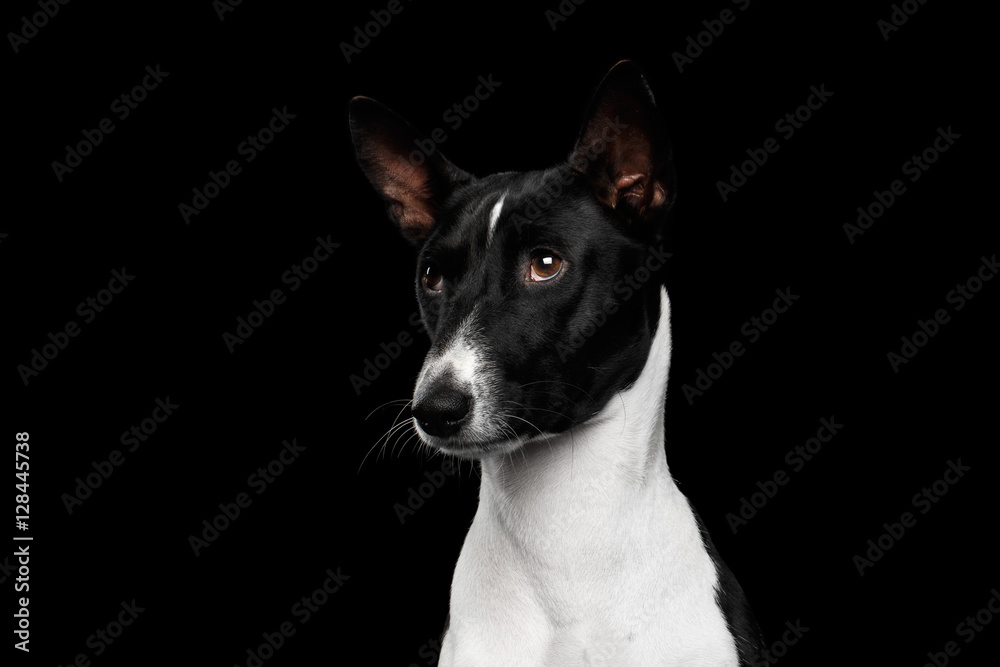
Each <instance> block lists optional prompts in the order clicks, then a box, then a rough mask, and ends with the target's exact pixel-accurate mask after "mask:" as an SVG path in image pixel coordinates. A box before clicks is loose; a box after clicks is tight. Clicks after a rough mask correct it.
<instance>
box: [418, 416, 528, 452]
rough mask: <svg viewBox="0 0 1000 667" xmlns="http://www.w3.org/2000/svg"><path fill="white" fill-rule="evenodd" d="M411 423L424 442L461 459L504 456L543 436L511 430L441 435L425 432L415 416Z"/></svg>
mask: <svg viewBox="0 0 1000 667" xmlns="http://www.w3.org/2000/svg"><path fill="white" fill-rule="evenodd" d="M413 424H414V427H415V428H416V430H417V434H418V435H419V436H420V439H421V440H422V441H423V442H424V444H426V445H427V446H429V447H432V448H434V449H436V450H438V451H440V452H442V453H444V454H449V455H451V456H456V457H458V458H463V459H482V458H487V457H491V456H504V455H506V454H510V453H511V452H514V451H517V450H518V449H520V448H521V447H524V446H525V445H526V444H528V443H529V442H531V441H533V440H538V439H539V438H541V437H544V435H540V434H539V433H535V434H534V435H531V434H523V435H522V434H518V433H515V432H513V431H509V432H504V431H498V432H496V433H484V434H481V435H470V434H464V433H462V432H458V433H455V434H454V435H450V436H448V437H442V436H438V435H432V434H430V433H427V431H425V430H424V429H423V428H421V426H420V422H419V420H417V419H416V418H414V420H413Z"/></svg>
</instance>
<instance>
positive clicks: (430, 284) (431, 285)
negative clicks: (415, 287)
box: [420, 266, 444, 292]
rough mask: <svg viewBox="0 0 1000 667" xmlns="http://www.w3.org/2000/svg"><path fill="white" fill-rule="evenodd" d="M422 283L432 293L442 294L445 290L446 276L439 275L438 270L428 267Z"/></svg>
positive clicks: (421, 279)
mask: <svg viewBox="0 0 1000 667" xmlns="http://www.w3.org/2000/svg"><path fill="white" fill-rule="evenodd" d="M420 282H422V283H423V284H424V287H426V288H427V289H429V290H430V291H432V292H440V291H441V290H442V289H443V288H444V276H442V275H441V274H440V273H438V270H437V269H436V268H434V267H433V266H428V267H427V271H425V272H424V275H423V276H421V278H420Z"/></svg>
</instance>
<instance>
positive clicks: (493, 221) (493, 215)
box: [486, 193, 507, 246]
mask: <svg viewBox="0 0 1000 667" xmlns="http://www.w3.org/2000/svg"><path fill="white" fill-rule="evenodd" d="M506 198H507V194H506V193H504V194H503V195H502V196H501V197H500V199H498V200H497V203H496V204H493V209H492V210H491V211H490V231H489V235H488V236H487V237H486V245H487V246H489V244H490V242H491V241H492V240H493V230H495V229H496V227H497V220H499V219H500V211H501V210H503V200H504V199H506Z"/></svg>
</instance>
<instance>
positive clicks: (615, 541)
mask: <svg viewBox="0 0 1000 667" xmlns="http://www.w3.org/2000/svg"><path fill="white" fill-rule="evenodd" d="M669 366H670V302H669V299H668V298H667V294H666V291H665V290H663V291H662V293H661V316H660V322H659V326H658V329H657V332H656V335H655V337H654V339H653V345H652V349H651V350H650V355H649V359H648V360H647V361H646V365H645V367H644V369H643V371H642V373H641V375H640V377H639V378H638V380H637V382H636V383H635V384H634V385H633V386H632V387H630V388H629V389H628V390H626V391H623V392H620V394H619V395H618V396H616V397H614V398H613V399H612V400H611V401H610V403H609V404H608V405H607V406H606V407H605V408H604V409H603V410H602V412H601V413H600V414H599V415H597V416H596V417H594V418H592V419H591V420H589V421H588V422H586V423H584V424H582V425H580V426H578V427H576V428H574V429H572V430H570V431H568V432H566V433H562V434H559V435H552V436H548V437H545V438H541V437H537V438H534V439H533V440H532V441H531V442H530V443H528V444H527V445H525V446H524V447H523V448H522V449H520V450H518V451H514V452H512V453H509V454H499V455H493V456H488V457H485V458H483V459H482V486H481V490H480V499H479V509H478V511H477V513H476V517H475V520H474V521H473V523H472V527H471V528H470V530H469V533H468V536H467V537H466V539H465V544H464V546H463V548H462V553H461V556H460V557H459V560H458V564H457V565H456V567H455V574H454V579H453V582H452V591H451V622H450V626H449V629H448V631H447V633H446V636H445V639H444V644H443V647H442V653H441V659H440V662H439V666H440V667H570V666H573V667H577V666H579V667H583V666H585V665H586V666H590V667H597V666H599V665H606V666H608V667H611V666H612V665H613V666H615V667H633V666H634V667H653V666H661V665H711V666H713V667H718V666H720V665H736V664H737V657H736V647H735V644H734V642H733V640H732V637H731V635H730V634H729V632H728V630H727V628H726V623H725V619H724V618H723V616H722V613H721V611H720V610H719V608H718V606H717V605H716V604H715V588H716V586H717V584H718V576H717V574H716V571H715V567H714V565H713V563H712V561H711V559H710V558H709V556H708V553H707V552H706V550H705V547H704V544H703V542H702V538H701V535H700V533H699V530H698V526H697V524H696V522H695V518H694V515H693V513H692V511H691V508H690V506H689V504H688V501H687V499H686V498H685V497H684V496H683V495H682V494H681V493H680V491H679V490H678V489H677V486H676V485H675V484H674V481H673V479H672V478H671V477H670V473H669V470H668V468H667V461H666V455H665V453H664V436H663V403H664V397H665V392H666V384H667V373H668V370H669Z"/></svg>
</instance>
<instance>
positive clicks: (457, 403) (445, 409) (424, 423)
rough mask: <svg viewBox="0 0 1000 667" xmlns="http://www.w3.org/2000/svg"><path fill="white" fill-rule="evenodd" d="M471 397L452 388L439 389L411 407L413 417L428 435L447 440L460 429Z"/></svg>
mask: <svg viewBox="0 0 1000 667" xmlns="http://www.w3.org/2000/svg"><path fill="white" fill-rule="evenodd" d="M470 407H472V397H471V396H469V395H468V394H466V393H465V392H463V391H460V390H458V389H454V388H452V387H439V388H436V389H434V390H432V391H430V392H428V394H427V395H426V396H424V397H423V398H422V399H420V402H419V403H414V405H413V416H414V418H415V419H416V420H417V423H419V424H420V428H422V429H424V431H426V432H427V433H429V434H430V435H436V436H438V437H440V438H447V437H448V436H450V435H454V434H455V433H457V432H458V431H459V429H461V428H462V424H463V423H464V422H465V418H466V417H468V416H469V408H470Z"/></svg>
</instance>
